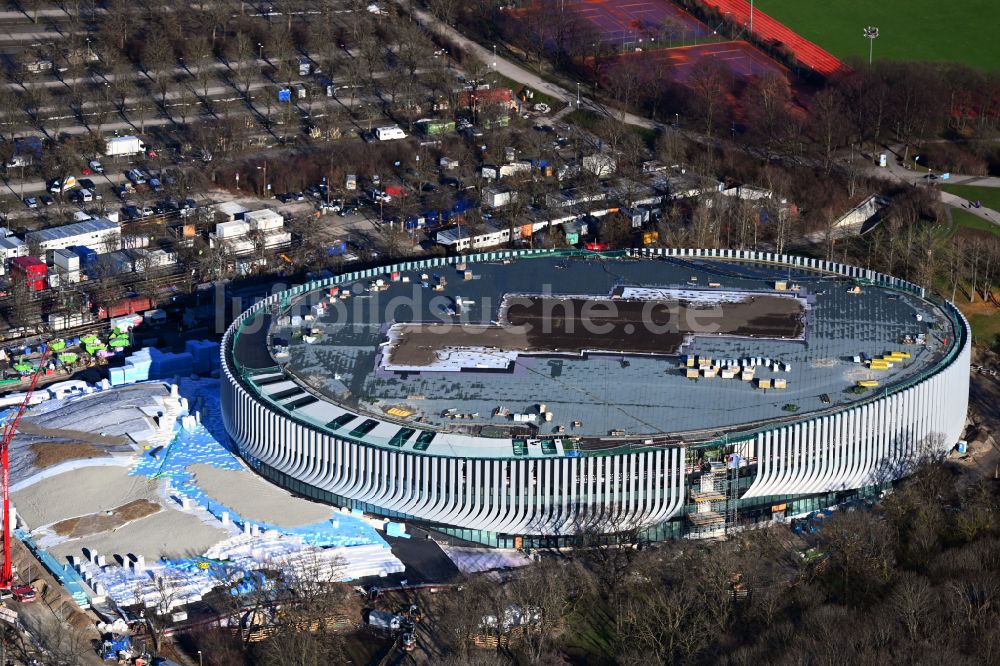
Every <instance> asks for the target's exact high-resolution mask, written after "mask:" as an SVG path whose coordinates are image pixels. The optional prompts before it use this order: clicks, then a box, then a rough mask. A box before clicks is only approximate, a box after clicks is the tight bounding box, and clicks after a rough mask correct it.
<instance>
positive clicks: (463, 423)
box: [222, 250, 971, 548]
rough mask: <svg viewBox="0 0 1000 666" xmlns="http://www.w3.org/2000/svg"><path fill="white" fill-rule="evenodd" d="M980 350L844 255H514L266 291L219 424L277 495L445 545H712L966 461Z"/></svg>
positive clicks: (934, 312)
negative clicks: (372, 519)
mask: <svg viewBox="0 0 1000 666" xmlns="http://www.w3.org/2000/svg"><path fill="white" fill-rule="evenodd" d="M970 348H971V344H970V339H969V334H968V324H967V323H966V322H965V319H964V317H962V315H961V314H960V313H959V312H958V311H957V310H955V309H954V308H953V307H952V306H950V305H949V304H948V303H944V302H941V301H937V300H933V299H930V298H927V296H926V293H925V291H924V290H923V289H922V288H921V287H919V286H917V285H913V284H911V283H908V282H906V281H903V280H898V279H895V278H891V277H889V276H884V275H879V274H877V273H874V272H872V271H869V270H866V269H860V268H856V267H853V266H846V265H842V264H837V263H834V262H824V261H820V260H815V259H804V258H801V257H789V256H781V255H774V254H769V253H747V252H744V253H739V254H738V255H737V254H735V253H731V252H729V251H724V250H723V251H716V250H659V251H650V250H647V251H633V252H629V253H617V254H611V255H599V254H594V253H589V252H585V251H583V252H581V251H551V250H545V251H541V250H535V251H532V250H522V251H502V252H493V253H486V254H480V255H470V256H464V257H453V258H447V259H440V258H438V259H429V260H424V261H416V262H409V263H406V264H400V265H395V266H388V267H385V268H380V269H373V270H366V271H359V272H355V273H345V274H342V275H338V276H335V277H333V278H329V279H326V280H324V281H320V282H316V283H313V284H309V285H305V286H303V287H300V288H296V289H294V290H291V291H288V292H283V293H280V294H275V295H272V296H271V297H269V298H268V299H265V300H264V301H262V302H260V303H259V304H257V305H256V306H255V307H253V308H251V309H250V310H247V311H246V312H244V313H243V314H242V315H241V316H240V317H239V318H238V319H237V320H236V321H235V322H234V324H233V326H232V327H231V329H230V330H229V332H228V333H227V335H226V337H225V338H224V340H223V374H224V380H223V383H222V391H223V413H224V416H225V418H226V421H225V426H226V429H227V431H228V432H229V434H230V436H231V437H232V439H233V441H234V442H236V447H237V450H238V452H239V454H240V456H241V457H242V458H243V459H244V460H247V461H249V462H250V464H251V465H252V467H253V468H254V469H255V470H256V471H257V472H258V473H260V474H261V475H262V476H264V477H265V478H268V479H270V480H271V481H273V482H275V483H277V484H279V485H281V486H283V487H286V488H289V489H292V490H294V491H295V492H297V493H300V494H302V495H304V496H306V497H311V498H314V499H316V500H318V501H321V502H326V503H329V504H332V505H335V506H340V507H350V508H351V509H355V510H359V511H362V512H364V513H367V514H372V515H377V516H382V517H384V518H386V519H388V520H390V521H405V522H406V523H407V524H408V525H414V526H419V527H421V528H424V529H429V530H432V531H436V532H439V533H441V534H442V535H445V536H446V537H447V538H451V539H456V540H461V541H466V542H476V543H481V544H484V545H488V546H492V547H499V548H521V547H529V546H530V547H545V546H552V545H557V544H562V543H570V542H571V541H572V539H573V538H574V535H575V534H576V533H577V532H578V531H579V530H580V529H581V526H586V527H587V529H596V530H599V531H601V532H605V533H609V534H611V535H614V534H615V533H620V532H623V531H631V530H640V533H641V534H643V538H647V539H651V540H658V539H667V538H678V537H686V538H701V537H712V536H718V535H721V534H725V533H726V532H727V530H728V529H730V528H732V527H733V526H735V525H736V524H737V523H742V522H745V521H750V522H757V521H769V520H772V519H774V517H775V516H784V515H786V514H787V515H795V514H800V513H808V512H809V511H812V510H815V509H818V508H822V507H824V506H828V505H829V504H831V503H835V502H837V501H839V500H838V499H837V498H838V497H841V496H842V495H845V493H846V494H847V495H852V496H853V495H866V494H870V493H877V492H879V491H880V490H881V489H882V488H884V487H885V485H886V484H888V483H891V481H892V480H894V479H897V478H900V477H901V476H905V475H906V474H907V473H908V472H907V470H908V469H909V467H908V465H909V462H908V461H910V460H913V459H915V458H916V457H919V455H918V452H921V451H925V450H935V451H947V450H950V449H951V448H952V447H953V446H954V445H955V443H956V442H957V441H958V438H959V437H960V435H961V432H962V427H963V425H964V415H965V412H966V401H967V398H966V396H967V383H968V371H967V366H968V355H969V353H970ZM931 402H934V403H935V404H938V405H939V406H940V405H944V407H943V408H939V409H935V410H930V411H928V410H925V409H924V408H923V407H922V406H923V405H925V404H930V403H931ZM791 451H796V453H795V454H794V455H793V454H792V453H791ZM442 484H445V486H446V489H444V490H442ZM774 497H780V498H781V500H782V501H780V502H774V501H773V500H772V498H774ZM609 507H618V508H616V509H615V510H613V511H612V510H610V509H609ZM612 538H613V537H612Z"/></svg>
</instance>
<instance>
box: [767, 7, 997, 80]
mask: <svg viewBox="0 0 1000 666" xmlns="http://www.w3.org/2000/svg"><path fill="white" fill-rule="evenodd" d="M754 5H755V7H756V8H757V9H758V10H760V11H763V12H766V13H767V14H769V15H771V16H772V17H774V18H775V19H777V20H779V21H781V22H782V23H784V24H785V25H787V26H788V27H789V28H791V29H792V30H794V31H796V32H797V33H799V34H800V35H802V36H803V37H805V38H806V39H808V40H810V41H813V42H815V43H817V44H819V45H820V46H822V47H823V48H825V49H826V50H828V51H830V52H831V53H833V54H834V55H835V56H838V57H840V58H851V57H856V58H859V59H863V60H864V61H867V60H868V40H867V39H865V38H864V37H863V36H862V31H863V30H864V28H865V26H869V25H872V26H877V27H878V28H879V37H878V39H876V40H875V45H874V46H875V59H878V58H891V59H893V60H935V61H958V62H965V63H968V64H970V65H974V66H976V67H980V68H982V69H986V70H990V71H996V70H1000V48H998V47H997V43H996V39H997V38H996V34H997V26H1000V1H998V0H837V1H836V2H821V1H820V0H756V2H755V3H754Z"/></svg>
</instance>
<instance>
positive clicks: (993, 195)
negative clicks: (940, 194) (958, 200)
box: [941, 185, 1000, 210]
mask: <svg viewBox="0 0 1000 666" xmlns="http://www.w3.org/2000/svg"><path fill="white" fill-rule="evenodd" d="M941 189H942V190H944V191H945V192H950V193H952V194H954V195H957V196H960V197H962V198H963V199H968V200H969V201H975V200H976V199H978V200H979V201H982V202H983V205H984V206H986V207H987V208H992V209H993V210H1000V187H977V186H975V185H942V186H941Z"/></svg>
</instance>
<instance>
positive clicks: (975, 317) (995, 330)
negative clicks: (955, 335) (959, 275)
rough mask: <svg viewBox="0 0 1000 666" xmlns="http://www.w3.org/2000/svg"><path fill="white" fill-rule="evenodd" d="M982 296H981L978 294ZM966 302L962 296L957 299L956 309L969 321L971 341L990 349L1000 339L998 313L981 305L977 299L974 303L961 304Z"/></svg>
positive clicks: (999, 314)
mask: <svg viewBox="0 0 1000 666" xmlns="http://www.w3.org/2000/svg"><path fill="white" fill-rule="evenodd" d="M980 296H982V294H980ZM963 300H967V299H965V298H964V297H962V296H959V298H958V301H959V302H958V303H956V305H958V309H959V310H961V311H962V314H964V315H965V317H966V318H967V319H968V320H969V325H970V326H972V340H973V342H975V343H976V344H977V345H985V346H988V347H992V346H993V345H995V344H996V343H997V338H998V337H1000V311H998V310H997V308H996V307H994V306H993V305H990V304H987V303H983V302H982V301H981V300H979V299H978V298H977V299H976V302H975V303H963V302H962V301H963Z"/></svg>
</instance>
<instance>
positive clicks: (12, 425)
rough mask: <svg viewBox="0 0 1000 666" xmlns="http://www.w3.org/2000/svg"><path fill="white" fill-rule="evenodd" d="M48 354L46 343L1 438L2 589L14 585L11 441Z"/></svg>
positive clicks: (43, 370)
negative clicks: (29, 381)
mask: <svg viewBox="0 0 1000 666" xmlns="http://www.w3.org/2000/svg"><path fill="white" fill-rule="evenodd" d="M48 356H49V346H48V345H45V347H44V348H43V349H42V356H41V358H39V359H38V368H37V369H36V370H35V372H34V374H32V375H31V383H30V384H28V391H27V392H26V393H25V394H24V400H22V401H21V405H20V406H19V407H18V408H17V413H16V414H14V416H13V418H11V419H10V420H8V421H7V423H6V424H5V425H4V428H3V437H2V439H0V464H2V465H3V479H2V483H3V569H0V590H9V589H11V587H12V586H13V585H14V567H13V566H12V564H11V557H10V534H11V532H12V531H13V530H12V529H11V525H10V441H11V440H12V439H14V433H15V432H16V431H17V424H18V423H20V422H21V417H22V416H24V412H25V411H26V410H27V409H28V404H29V403H30V402H31V394H32V393H34V392H35V385H36V384H38V378H39V377H41V376H42V373H44V372H45V360H46V359H47V358H48Z"/></svg>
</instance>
